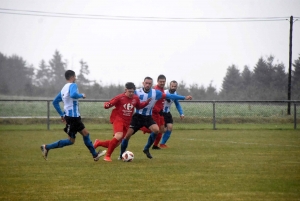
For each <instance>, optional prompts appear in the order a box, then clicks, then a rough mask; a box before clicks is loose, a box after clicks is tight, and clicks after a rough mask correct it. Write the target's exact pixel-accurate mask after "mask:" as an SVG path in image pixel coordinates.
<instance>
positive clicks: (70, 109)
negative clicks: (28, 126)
mask: <svg viewBox="0 0 300 201" xmlns="http://www.w3.org/2000/svg"><path fill="white" fill-rule="evenodd" d="M65 78H66V80H67V83H66V84H65V86H64V87H63V88H62V90H61V91H60V92H59V93H58V94H57V96H56V97H55V98H54V100H53V106H54V108H55V109H56V111H57V112H58V114H59V115H60V116H61V120H62V122H64V123H66V127H65V128H64V131H65V132H66V133H67V134H68V135H69V138H67V139H64V140H59V141H56V142H53V143H51V144H47V145H46V144H43V145H42V146H41V150H42V154H43V157H44V159H45V160H47V157H48V152H49V150H50V149H56V148H62V147H65V146H69V145H72V144H74V143H75V138H76V133H77V132H79V133H80V134H81V135H82V136H83V141H84V144H85V146H86V147H87V148H88V149H89V151H90V152H91V154H92V156H93V158H94V161H98V160H99V158H100V157H101V156H103V155H104V154H105V151H102V152H98V153H97V152H96V150H95V149H94V146H93V144H92V142H91V140H90V134H89V132H88V130H87V129H86V128H85V126H84V124H83V123H82V122H81V117H80V111H79V102H78V99H79V98H86V96H85V94H80V93H79V91H78V87H77V84H76V83H75V80H76V75H75V72H74V71H72V70H67V71H66V72H65ZM60 102H63V103H64V112H62V110H61V108H60V106H59V103H60Z"/></svg>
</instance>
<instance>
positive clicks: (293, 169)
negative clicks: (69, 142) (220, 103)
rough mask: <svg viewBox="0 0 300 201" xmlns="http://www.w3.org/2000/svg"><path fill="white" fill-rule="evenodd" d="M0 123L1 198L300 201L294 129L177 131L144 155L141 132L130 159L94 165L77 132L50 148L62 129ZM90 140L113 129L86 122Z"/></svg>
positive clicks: (298, 141)
mask: <svg viewBox="0 0 300 201" xmlns="http://www.w3.org/2000/svg"><path fill="white" fill-rule="evenodd" d="M42 127H43V126H41V125H29V126H26V125H12V126H3V125H1V126H0V143H1V146H0V177H1V179H0V200H72V201H74V200H122V201H127V200H146V201H147V200H151V201H155V200H164V201H168V200H172V201H174V200H197V201H198V200H214V201H215V200H228V201H229V200H230V201H232V200H249V201H250V200H251V201H253V200H264V201H268V200H276V201H278V200H289V201H291V200H300V133H299V130H266V129H250V130H249V129H246V130H244V129H238V130H226V129H223V130H222V129H221V130H211V129H202V130H192V129H190V130H187V129H185V130H181V129H176V130H174V132H173V134H172V136H171V138H170V141H169V143H168V145H169V146H170V148H169V149H165V150H151V153H152V155H153V157H154V158H153V159H151V160H150V159H148V158H146V157H145V155H144V154H143V153H142V148H143V146H144V144H145V142H146V140H147V138H148V135H143V134H142V133H141V132H138V133H137V134H136V135H135V136H133V137H132V139H131V141H130V144H129V147H128V150H130V151H132V152H133V153H134V154H135V159H134V161H133V162H130V163H125V162H121V161H118V160H117V157H118V153H119V148H117V149H116V151H115V152H114V154H113V155H112V159H113V162H111V163H108V162H105V161H103V160H102V159H100V161H98V162H94V161H93V159H92V157H91V155H90V154H89V152H88V150H87V148H86V147H85V146H84V143H83V141H82V137H81V135H80V134H78V135H77V139H76V143H75V144H74V145H73V146H69V147H65V148H62V149H56V150H51V151H50V152H49V157H48V158H49V159H48V161H45V160H44V159H43V158H42V156H41V152H40V149H39V146H40V145H41V144H43V143H50V142H53V141H56V140H59V139H64V138H66V135H65V134H64V133H63V132H62V126H56V127H53V128H52V129H51V130H50V131H47V130H45V129H44V128H42ZM87 128H90V129H89V131H90V133H91V139H92V140H93V141H94V140H95V139H96V138H100V139H110V138H111V137H112V131H111V128H110V127H109V126H107V125H104V126H103V127H101V126H99V125H97V126H90V125H87Z"/></svg>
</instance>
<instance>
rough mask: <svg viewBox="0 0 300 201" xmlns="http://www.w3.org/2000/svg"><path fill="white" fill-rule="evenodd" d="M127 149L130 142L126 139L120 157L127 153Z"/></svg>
mask: <svg viewBox="0 0 300 201" xmlns="http://www.w3.org/2000/svg"><path fill="white" fill-rule="evenodd" d="M127 147H128V140H127V139H125V138H124V139H123V140H122V143H121V153H120V157H122V154H123V153H124V152H125V151H126V149H127Z"/></svg>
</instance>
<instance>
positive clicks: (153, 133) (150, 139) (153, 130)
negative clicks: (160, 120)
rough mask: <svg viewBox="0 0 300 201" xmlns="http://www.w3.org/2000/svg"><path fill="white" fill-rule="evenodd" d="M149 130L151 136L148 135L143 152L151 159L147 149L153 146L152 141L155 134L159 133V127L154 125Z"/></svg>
mask: <svg viewBox="0 0 300 201" xmlns="http://www.w3.org/2000/svg"><path fill="white" fill-rule="evenodd" d="M149 129H150V130H151V131H152V132H151V134H150V135H149V137H148V141H147V143H146V145H145V147H144V150H143V152H144V153H145V154H146V156H147V158H150V159H151V158H152V155H151V154H150V152H149V149H150V147H151V146H152V145H153V143H154V141H155V138H156V135H157V133H158V132H159V127H158V125H157V124H156V123H155V124H152V125H151V126H150V127H149Z"/></svg>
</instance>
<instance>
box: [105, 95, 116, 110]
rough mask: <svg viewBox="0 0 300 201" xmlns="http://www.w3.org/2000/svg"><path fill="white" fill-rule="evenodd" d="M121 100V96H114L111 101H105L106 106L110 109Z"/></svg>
mask: <svg viewBox="0 0 300 201" xmlns="http://www.w3.org/2000/svg"><path fill="white" fill-rule="evenodd" d="M118 101H119V96H116V97H114V98H112V99H111V100H110V101H108V102H105V103H104V108H105V109H109V108H111V107H113V106H115V105H116V104H117V102H118Z"/></svg>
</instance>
